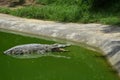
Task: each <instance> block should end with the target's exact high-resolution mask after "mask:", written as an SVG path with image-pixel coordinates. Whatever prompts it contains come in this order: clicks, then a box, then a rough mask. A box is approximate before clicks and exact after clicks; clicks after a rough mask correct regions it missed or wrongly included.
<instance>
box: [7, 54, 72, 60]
mask: <svg viewBox="0 0 120 80" xmlns="http://www.w3.org/2000/svg"><path fill="white" fill-rule="evenodd" d="M9 56H12V57H14V58H19V59H26V58H27V59H29V58H40V57H48V56H50V57H54V58H65V59H70V58H71V57H68V56H63V55H58V54H57V55H55V54H52V53H47V54H24V55H9Z"/></svg>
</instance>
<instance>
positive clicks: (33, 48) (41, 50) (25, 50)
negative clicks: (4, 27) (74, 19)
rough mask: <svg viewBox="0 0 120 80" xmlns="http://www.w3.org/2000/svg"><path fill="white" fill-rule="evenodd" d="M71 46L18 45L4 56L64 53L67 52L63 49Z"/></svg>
mask: <svg viewBox="0 0 120 80" xmlns="http://www.w3.org/2000/svg"><path fill="white" fill-rule="evenodd" d="M67 46H70V45H68V44H52V45H48V44H24V45H18V46H15V47H12V48H10V49H8V50H6V51H4V54H8V55H22V54H31V53H37V54H45V53H47V52H64V51H67V50H64V49H62V48H64V47H67Z"/></svg>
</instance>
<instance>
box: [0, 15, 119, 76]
mask: <svg viewBox="0 0 120 80" xmlns="http://www.w3.org/2000/svg"><path fill="white" fill-rule="evenodd" d="M0 28H1V29H9V30H15V31H20V32H26V33H32V34H36V35H44V36H50V37H55V38H62V39H67V40H72V41H76V42H83V43H86V44H88V45H91V46H94V47H98V48H99V49H101V50H102V51H103V55H104V56H106V58H107V59H108V61H109V62H110V63H111V65H112V66H113V67H114V68H115V69H116V70H117V71H118V72H119V75H120V27H116V26H110V25H102V24H77V23H59V22H52V21H42V20H34V19H24V18H18V17H14V16H10V15H5V14H0Z"/></svg>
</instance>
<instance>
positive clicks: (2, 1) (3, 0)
mask: <svg viewBox="0 0 120 80" xmlns="http://www.w3.org/2000/svg"><path fill="white" fill-rule="evenodd" d="M8 4H9V1H8V0H0V6H6V5H8Z"/></svg>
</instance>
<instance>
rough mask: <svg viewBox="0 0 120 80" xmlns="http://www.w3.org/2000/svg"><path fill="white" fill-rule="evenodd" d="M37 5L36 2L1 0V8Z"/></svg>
mask: <svg viewBox="0 0 120 80" xmlns="http://www.w3.org/2000/svg"><path fill="white" fill-rule="evenodd" d="M33 4H36V0H0V6H9V7H15V6H21V5H33Z"/></svg>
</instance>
